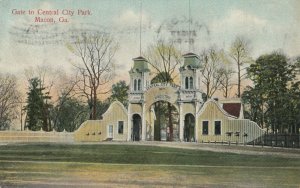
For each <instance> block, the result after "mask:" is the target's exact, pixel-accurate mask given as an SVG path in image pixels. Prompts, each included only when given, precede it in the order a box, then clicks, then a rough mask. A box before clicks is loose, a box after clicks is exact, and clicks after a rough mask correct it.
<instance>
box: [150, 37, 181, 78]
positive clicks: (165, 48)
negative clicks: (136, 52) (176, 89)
mask: <svg viewBox="0 0 300 188" xmlns="http://www.w3.org/2000/svg"><path fill="white" fill-rule="evenodd" d="M181 58H182V57H181V53H180V52H179V50H178V49H176V47H175V46H174V43H172V42H165V41H163V40H159V41H157V43H156V44H154V45H150V46H149V48H148V52H147V54H146V59H147V61H148V63H149V64H150V65H151V67H152V68H153V70H154V72H155V75H156V76H157V75H159V79H160V81H161V82H167V83H173V82H174V80H175V78H176V77H177V75H178V72H177V70H178V68H179V65H180V63H181Z"/></svg>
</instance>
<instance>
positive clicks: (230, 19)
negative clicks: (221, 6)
mask: <svg viewBox="0 0 300 188" xmlns="http://www.w3.org/2000/svg"><path fill="white" fill-rule="evenodd" d="M266 25H267V20H265V19H263V18H260V17H258V16H256V15H253V14H250V13H248V12H245V11H242V10H239V9H233V10H231V11H230V12H229V14H227V16H225V17H224V18H221V19H218V20H214V21H213V22H212V23H211V24H210V28H211V30H212V31H213V32H222V33H224V32H225V33H234V34H235V35H237V34H238V35H239V34H247V33H254V32H256V31H259V32H261V31H262V30H263V28H264V27H265V26H266Z"/></svg>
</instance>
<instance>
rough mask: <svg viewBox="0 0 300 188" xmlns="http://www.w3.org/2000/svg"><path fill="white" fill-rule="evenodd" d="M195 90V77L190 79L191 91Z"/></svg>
mask: <svg viewBox="0 0 300 188" xmlns="http://www.w3.org/2000/svg"><path fill="white" fill-rule="evenodd" d="M193 88H194V80H193V77H190V89H193Z"/></svg>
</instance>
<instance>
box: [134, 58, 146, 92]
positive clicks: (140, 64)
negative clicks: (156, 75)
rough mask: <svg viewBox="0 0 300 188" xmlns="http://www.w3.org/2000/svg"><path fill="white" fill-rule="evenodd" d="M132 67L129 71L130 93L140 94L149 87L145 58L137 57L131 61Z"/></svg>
mask: <svg viewBox="0 0 300 188" xmlns="http://www.w3.org/2000/svg"><path fill="white" fill-rule="evenodd" d="M133 62H134V64H133V67H132V68H131V69H130V71H129V75H130V87H129V89H130V93H133V94H141V93H143V92H144V91H145V90H146V87H147V85H149V79H148V78H149V72H150V70H149V68H148V62H147V60H146V59H145V58H143V57H141V56H139V57H137V58H134V59H133Z"/></svg>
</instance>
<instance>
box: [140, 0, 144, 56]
mask: <svg viewBox="0 0 300 188" xmlns="http://www.w3.org/2000/svg"><path fill="white" fill-rule="evenodd" d="M142 9H143V6H142V0H140V56H141V55H142V18H143V17H142Z"/></svg>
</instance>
